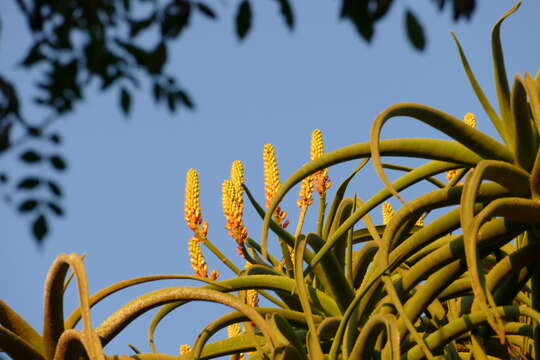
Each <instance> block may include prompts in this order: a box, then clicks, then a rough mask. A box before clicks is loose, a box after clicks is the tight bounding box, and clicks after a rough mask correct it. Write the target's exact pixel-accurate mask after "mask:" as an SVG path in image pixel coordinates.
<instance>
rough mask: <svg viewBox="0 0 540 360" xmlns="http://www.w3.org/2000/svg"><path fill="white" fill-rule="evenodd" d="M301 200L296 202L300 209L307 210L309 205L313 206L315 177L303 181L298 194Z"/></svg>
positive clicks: (308, 177)
mask: <svg viewBox="0 0 540 360" xmlns="http://www.w3.org/2000/svg"><path fill="white" fill-rule="evenodd" d="M298 195H299V197H300V198H299V199H298V200H297V201H296V204H297V205H298V207H299V208H307V207H308V206H309V205H311V204H313V176H312V175H310V176H307V177H305V178H304V180H302V185H300V192H299V193H298Z"/></svg>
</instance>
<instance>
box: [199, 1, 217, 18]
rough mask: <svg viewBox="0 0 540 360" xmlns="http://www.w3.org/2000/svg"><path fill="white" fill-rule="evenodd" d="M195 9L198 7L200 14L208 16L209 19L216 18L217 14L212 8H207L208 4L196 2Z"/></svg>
mask: <svg viewBox="0 0 540 360" xmlns="http://www.w3.org/2000/svg"><path fill="white" fill-rule="evenodd" d="M197 9H199V11H200V12H201V13H202V14H204V15H205V16H206V17H208V18H210V19H216V18H217V15H216V13H215V12H214V10H212V9H211V8H209V7H208V6H206V5H205V4H203V3H197Z"/></svg>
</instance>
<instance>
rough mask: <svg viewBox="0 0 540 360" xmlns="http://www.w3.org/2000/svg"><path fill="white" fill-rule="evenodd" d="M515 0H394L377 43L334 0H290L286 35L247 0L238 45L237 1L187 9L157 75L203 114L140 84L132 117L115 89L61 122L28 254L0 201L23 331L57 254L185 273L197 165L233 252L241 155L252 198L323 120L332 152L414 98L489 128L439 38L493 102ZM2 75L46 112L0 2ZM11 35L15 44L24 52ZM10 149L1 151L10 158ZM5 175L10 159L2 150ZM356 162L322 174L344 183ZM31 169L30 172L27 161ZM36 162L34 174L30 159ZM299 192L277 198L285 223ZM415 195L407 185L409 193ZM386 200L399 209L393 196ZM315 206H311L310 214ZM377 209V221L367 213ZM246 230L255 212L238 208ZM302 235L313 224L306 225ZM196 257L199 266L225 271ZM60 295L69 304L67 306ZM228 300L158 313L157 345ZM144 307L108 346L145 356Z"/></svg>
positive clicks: (20, 34) (304, 152)
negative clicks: (187, 202) (189, 14)
mask: <svg viewBox="0 0 540 360" xmlns="http://www.w3.org/2000/svg"><path fill="white" fill-rule="evenodd" d="M513 4H514V1H509V0H504V1H496V2H495V1H480V2H479V4H478V8H477V11H476V12H475V14H474V17H473V20H472V21H471V22H470V23H466V22H463V21H461V22H460V23H458V24H454V23H452V22H451V21H450V18H451V16H450V13H449V9H446V12H445V13H444V14H443V15H442V16H441V15H436V14H435V10H434V6H433V4H432V2H428V1H424V2H422V3H420V2H412V1H409V2H405V1H404V2H396V4H395V6H394V7H393V9H392V11H391V12H390V14H389V15H388V16H387V17H386V18H385V19H384V20H383V21H382V22H381V23H379V24H378V27H377V33H376V36H375V39H374V40H375V41H374V44H372V45H367V44H366V43H365V42H363V41H362V40H360V39H359V38H358V36H357V35H356V33H355V32H354V30H353V28H352V26H351V25H350V24H349V23H345V22H340V21H339V20H338V19H337V14H338V12H339V11H338V2H335V1H329V0H327V1H318V2H310V3H308V2H300V1H298V2H296V3H294V4H293V6H294V9H295V11H296V14H297V26H296V29H295V30H294V32H292V33H289V32H288V31H287V30H286V28H285V26H284V25H283V24H282V19H281V17H280V16H279V15H278V9H277V6H276V5H275V2H271V1H266V2H256V3H255V7H254V29H253V31H252V32H251V33H250V34H249V36H248V38H247V40H246V41H245V42H242V43H240V42H239V41H238V40H237V39H236V37H235V36H234V35H233V13H232V12H233V9H234V8H236V6H233V2H227V1H222V2H218V3H217V5H216V7H217V8H218V10H219V11H218V12H219V13H220V14H223V15H221V16H220V20H219V21H217V22H216V23H211V22H208V21H206V20H205V19H203V18H201V17H200V16H197V17H196V18H195V19H194V21H193V22H192V24H191V26H190V28H189V29H188V31H187V32H186V33H185V35H183V37H182V39H181V40H180V41H179V42H178V43H176V45H175V46H174V49H173V52H172V60H171V61H170V62H169V63H168V69H169V70H170V71H172V72H173V73H175V74H176V75H177V76H178V77H179V79H180V82H181V84H182V85H183V86H185V87H186V88H187V89H188V90H189V92H190V93H191V95H192V96H193V98H194V99H195V101H196V103H197V105H198V108H197V111H195V112H186V111H181V112H180V113H177V114H174V115H170V114H168V113H167V112H166V111H165V110H164V109H162V108H158V107H156V106H155V105H154V104H153V103H152V101H151V100H150V99H149V95H148V93H147V89H144V92H143V93H141V94H138V95H136V98H135V101H134V107H133V114H132V116H131V118H130V119H129V120H128V121H126V120H125V119H124V118H123V116H122V115H121V113H120V111H119V110H118V106H117V96H116V93H105V94H96V95H94V92H93V91H92V93H93V94H92V95H91V96H89V97H88V99H87V100H86V101H85V102H84V103H83V104H82V105H81V106H79V107H78V108H77V110H76V111H75V112H74V113H73V114H71V115H70V116H69V117H67V118H66V119H65V120H62V121H60V122H59V123H58V124H57V126H56V128H57V129H58V130H59V131H60V133H61V134H62V135H63V136H64V138H65V142H64V145H63V147H62V149H63V151H64V154H65V156H66V158H67V160H68V161H69V165H70V166H69V171H68V172H67V173H66V174H65V175H63V176H61V178H60V180H61V182H62V184H63V185H64V188H65V192H66V200H65V203H64V205H65V207H66V209H67V216H66V217H65V218H64V220H60V221H55V222H54V226H53V230H52V233H51V235H50V236H49V237H48V238H47V241H46V243H45V246H44V247H43V248H42V249H38V248H37V247H36V246H35V244H34V242H33V240H32V239H31V237H30V234H29V233H28V229H27V223H28V220H29V219H26V218H23V217H21V216H18V215H16V214H14V213H13V211H12V210H11V209H9V208H6V207H5V206H1V207H0V218H1V219H2V222H1V224H2V235H3V236H2V237H3V240H2V241H3V250H2V252H0V286H1V287H0V288H1V289H2V293H1V294H0V296H1V298H2V299H3V300H4V301H6V302H7V303H8V304H10V305H11V306H12V307H14V308H15V309H16V310H17V311H18V312H19V313H20V314H21V315H22V316H23V317H25V318H26V319H28V320H29V321H30V323H31V324H32V325H34V326H35V327H36V328H38V329H41V326H42V291H43V282H44V279H45V276H46V272H47V269H48V267H49V266H50V264H51V263H52V261H53V259H54V258H55V257H56V255H57V254H59V253H62V252H68V253H69V252H76V253H86V254H87V258H86V260H85V264H86V266H87V271H88V279H89V283H90V289H91V291H92V292H95V291H97V290H98V289H100V288H102V287H104V286H107V285H109V284H111V283H113V282H116V281H120V280H124V279H127V278H131V277H136V276H143V275H149V274H191V273H192V270H191V268H190V266H189V260H188V257H187V240H188V238H189V236H190V232H189V230H188V229H187V227H186V226H185V223H184V221H183V187H184V180H185V173H186V171H187V170H188V169H189V168H192V167H194V168H197V169H198V170H199V173H200V178H201V201H202V208H203V216H204V218H205V219H206V220H208V221H209V226H210V230H209V238H210V239H211V240H212V241H213V242H214V243H215V244H217V245H218V246H219V247H220V248H222V249H224V251H225V252H226V253H227V254H229V255H230V257H231V258H232V259H234V260H236V263H237V264H238V265H241V264H242V261H241V259H240V258H239V257H238V256H237V255H235V246H234V242H233V240H232V239H230V238H229V237H228V236H227V234H226V231H225V229H224V228H223V226H224V218H223V215H222V212H221V194H220V189H221V182H222V181H223V180H224V179H225V178H227V177H228V174H229V167H230V164H231V162H232V161H233V160H237V159H238V160H242V161H243V162H244V165H245V168H246V182H247V185H248V187H250V189H251V190H252V191H253V192H254V193H255V194H256V195H257V196H258V198H259V199H260V200H261V201H262V199H263V187H262V148H263V145H264V144H265V143H273V144H274V146H275V147H276V151H277V157H278V162H279V164H280V171H281V178H282V180H284V179H285V178H286V177H287V176H288V175H289V174H291V173H292V172H293V171H294V170H295V169H296V168H297V167H299V166H300V165H302V164H303V163H304V162H306V161H307V160H308V156H309V141H310V134H311V131H312V130H313V129H315V128H319V129H322V130H323V133H324V136H325V142H326V148H327V149H328V150H332V149H336V148H338V147H340V146H344V145H349V144H352V143H357V142H364V141H367V139H368V134H369V129H370V125H371V122H372V121H373V119H374V118H375V116H376V115H377V114H378V113H379V112H381V111H382V110H384V109H385V108H386V107H387V106H389V105H391V104H394V103H398V102H404V101H414V102H419V103H423V104H427V105H430V106H434V107H437V108H439V109H441V110H444V111H447V112H449V113H451V114H453V115H455V116H458V117H462V116H463V114H465V113H466V112H469V111H472V112H473V113H475V114H477V122H478V127H479V128H481V129H482V130H485V131H486V132H488V133H490V134H493V133H494V132H493V129H492V127H491V125H490V124H489V123H488V119H487V117H486V116H485V115H484V113H483V111H482V109H481V107H480V105H479V103H478V101H477V100H476V98H475V96H474V94H473V92H472V90H471V89H470V86H469V84H468V82H467V79H466V77H465V75H464V72H463V71H462V68H461V65H460V62H459V58H458V56H457V51H456V49H455V46H454V44H453V42H452V40H451V37H450V35H449V30H454V31H455V32H456V33H457V36H458V37H459V39H460V40H461V42H462V45H463V47H464V49H465V52H466V54H467V55H468V57H469V61H470V63H471V65H472V67H473V70H474V71H475V74H476V75H477V79H478V80H479V82H480V84H482V86H483V88H484V90H485V91H486V93H487V95H488V97H489V98H490V99H491V100H492V102H493V103H495V102H496V100H495V96H494V89H493V80H492V73H491V70H492V65H491V50H490V31H491V27H492V25H493V24H494V23H495V21H496V20H497V19H498V18H499V16H500V15H502V13H503V12H504V11H505V10H507V9H508V8H510V7H511V6H512V5H513ZM406 6H411V7H412V8H413V9H414V10H415V11H416V12H417V14H418V15H419V18H420V20H421V21H422V23H423V24H424V25H425V27H426V28H427V29H428V44H427V49H426V51H425V52H424V53H422V54H419V53H417V52H415V51H414V50H413V49H412V48H411V47H410V46H409V44H408V42H407V40H406V38H405V35H404V32H403V28H404V22H403V17H404V9H405V7H406ZM539 13H540V5H539V3H538V2H533V1H527V2H525V3H524V4H523V6H522V7H521V9H520V10H519V11H518V13H517V14H515V15H514V16H512V17H511V18H510V19H508V20H507V22H506V23H505V24H504V25H503V34H502V35H503V36H502V39H503V46H504V49H505V54H506V64H507V69H508V73H509V76H510V78H511V76H513V74H515V73H517V72H519V73H523V72H525V71H529V72H531V73H533V74H534V73H536V71H537V70H538V64H539V63H540V47H539V46H538V38H537V34H538V33H539V30H540V29H539V25H538V21H537V18H538V14H539ZM0 14H1V16H2V23H3V31H2V33H1V38H0V41H1V43H0V46H1V50H2V56H1V57H0V71H2V73H5V74H8V75H9V76H11V78H12V79H14V80H15V81H16V83H17V85H18V86H20V94H21V95H22V96H23V98H24V103H25V105H28V106H26V110H27V113H26V115H27V116H29V117H32V116H34V117H37V118H42V117H43V116H44V114H43V113H42V110H41V109H38V108H35V107H32V105H31V104H30V101H29V99H31V97H32V95H34V94H35V93H34V89H33V85H32V84H33V80H32V79H33V77H32V75H35V74H28V73H25V72H23V71H22V70H21V69H20V68H18V67H16V66H15V64H16V62H17V61H18V60H19V59H20V58H21V56H22V55H23V52H24V50H25V49H26V46H27V44H28V43H29V39H28V38H27V36H26V34H25V31H24V30H25V29H24V24H23V23H22V19H21V18H20V17H19V16H18V13H17V12H16V11H15V9H14V8H13V5H12V2H7V1H4V2H2V4H1V5H0ZM21 44H23V45H22V46H21ZM383 136H384V137H397V136H403V137H417V136H441V135H440V134H437V133H434V132H433V131H431V130H430V129H428V128H427V127H426V126H423V125H418V124H416V123H415V122H414V121H411V120H409V119H398V120H395V121H394V122H391V123H389V125H388V126H387V127H385V129H384V131H383ZM15 155H17V153H14V154H12V155H11V158H13V157H14V156H15ZM2 161H3V163H2V167H4V168H5V167H8V169H9V170H13V172H14V173H16V174H24V173H21V172H20V168H19V167H18V166H17V163H16V161H13V159H9V158H8V159H6V158H3V159H2ZM355 165H356V163H350V164H347V165H342V166H339V167H337V168H336V169H331V170H330V177H331V179H332V180H333V181H334V184H337V183H339V181H340V179H342V178H343V177H344V176H345V174H346V173H347V172H348V171H351V170H352V169H353V168H354V167H355ZM24 171H27V170H24ZM36 171H37V172H39V171H40V170H39V169H36ZM381 186H382V185H381V183H380V181H379V180H378V179H377V178H376V176H374V175H373V172H372V171H371V170H369V171H366V173H365V174H362V175H360V176H358V178H357V179H356V181H355V182H354V184H353V185H352V186H351V187H352V189H353V190H354V191H355V192H357V193H358V194H359V195H360V196H361V197H362V198H364V199H366V198H368V197H369V196H370V194H373V193H375V192H376V191H377V190H378V189H380V187H381ZM296 193H297V191H296V190H295V191H294V192H292V193H291V195H290V196H289V197H288V198H287V201H286V203H285V205H284V207H285V209H286V210H288V211H289V214H290V219H291V223H292V224H293V226H294V225H295V223H296V221H295V217H296V214H297V208H296V207H295V205H294V203H295V201H296ZM408 194H409V196H413V195H414V192H410V193H405V195H408ZM394 204H395V205H396V206H397V203H396V202H394ZM314 213H315V211H314V208H312V209H311V213H308V216H310V215H311V216H313V214H314ZM375 218H377V215H376V216H375ZM246 221H247V223H248V230H249V234H250V236H251V237H253V238H255V239H257V238H258V236H259V233H260V221H259V220H258V218H257V217H256V216H254V215H253V211H252V210H251V208H250V207H249V206H247V207H246ZM306 230H309V229H306ZM206 254H207V262H208V263H209V266H210V268H217V269H220V270H222V275H221V276H222V277H223V278H227V277H229V276H231V274H230V273H229V272H227V271H226V270H224V269H223V267H221V266H220V265H219V264H218V263H217V259H216V258H214V257H213V256H211V254H209V252H208V251H207V252H206ZM181 284H183V285H194V284H193V283H192V282H191V283H190V282H181V281H168V282H163V283H161V284H154V285H149V286H139V287H137V288H135V289H132V290H129V291H127V292H126V293H125V294H123V295H118V296H114V297H112V298H111V299H110V300H109V301H106V302H105V303H103V304H99V305H98V306H97V307H96V308H95V311H94V312H93V322H94V325H98V324H99V323H100V322H101V321H103V320H104V319H105V318H106V317H107V316H108V315H110V314H111V313H112V312H113V311H114V310H115V309H117V308H118V307H119V306H121V305H123V304H124V303H126V302H127V301H128V300H130V299H131V298H133V297H134V296H137V295H140V294H143V293H144V292H147V291H149V290H153V289H156V288H159V287H160V286H174V285H181ZM74 295H75V294H74V292H68V294H67V299H66V304H65V309H66V313H69V312H70V311H71V309H72V308H73V306H75V304H76V297H75V296H74ZM225 311H227V309H225V308H223V307H221V306H217V305H212V304H206V303H204V304H189V305H186V306H185V308H181V309H179V310H178V311H177V312H176V313H174V314H173V315H172V316H171V317H170V318H168V319H167V320H165V321H164V322H163V326H162V327H161V328H159V329H158V332H157V336H156V338H157V346H158V349H159V350H160V351H163V352H167V353H171V354H176V353H177V352H178V346H179V345H180V344H182V343H192V342H193V340H194V338H195V337H196V335H197V333H198V331H200V330H201V329H202V328H203V327H204V325H205V324H206V323H207V322H209V321H210V320H211V319H212V317H214V316H216V315H217V314H223V313H224V312H225ZM150 318H151V315H145V316H143V317H142V318H141V319H140V320H138V321H137V322H135V323H134V324H133V325H132V326H131V327H130V328H129V329H128V330H127V331H125V334H124V335H122V336H119V337H118V339H117V340H115V341H114V342H112V343H111V344H110V345H109V346H108V347H107V348H106V351H107V352H108V353H111V354H113V353H127V354H129V353H130V350H129V348H128V347H127V343H131V344H134V345H136V346H137V347H139V348H140V349H141V350H143V351H148V345H147V342H146V326H147V324H148V322H149V320H150Z"/></svg>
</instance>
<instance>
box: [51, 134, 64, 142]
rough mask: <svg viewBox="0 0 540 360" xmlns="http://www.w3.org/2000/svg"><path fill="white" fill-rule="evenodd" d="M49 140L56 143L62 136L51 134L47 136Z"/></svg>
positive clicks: (60, 140)
mask: <svg viewBox="0 0 540 360" xmlns="http://www.w3.org/2000/svg"><path fill="white" fill-rule="evenodd" d="M49 140H50V141H51V143H53V144H55V145H58V144H60V143H61V142H62V137H61V136H60V135H59V134H52V135H51V136H49Z"/></svg>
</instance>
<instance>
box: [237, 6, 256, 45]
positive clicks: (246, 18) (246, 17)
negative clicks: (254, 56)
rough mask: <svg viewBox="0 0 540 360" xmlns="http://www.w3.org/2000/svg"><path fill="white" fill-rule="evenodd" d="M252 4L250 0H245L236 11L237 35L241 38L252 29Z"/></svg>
mask: <svg viewBox="0 0 540 360" xmlns="http://www.w3.org/2000/svg"><path fill="white" fill-rule="evenodd" d="M251 18H252V13H251V5H250V3H249V0H243V1H242V3H241V4H240V7H238V12H237V13H236V35H237V36H238V38H239V39H240V40H242V39H244V38H245V37H246V35H247V34H248V32H249V30H250V29H251Z"/></svg>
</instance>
